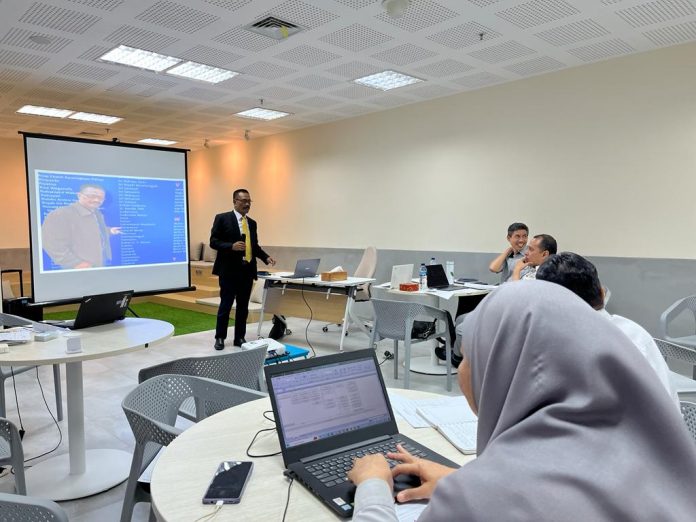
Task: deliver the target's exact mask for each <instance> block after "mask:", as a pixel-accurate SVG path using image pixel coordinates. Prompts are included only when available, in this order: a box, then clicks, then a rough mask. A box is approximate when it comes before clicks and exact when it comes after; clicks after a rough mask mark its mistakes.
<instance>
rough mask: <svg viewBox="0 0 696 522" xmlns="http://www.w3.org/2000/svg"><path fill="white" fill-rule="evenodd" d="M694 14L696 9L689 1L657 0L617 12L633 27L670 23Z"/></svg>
mask: <svg viewBox="0 0 696 522" xmlns="http://www.w3.org/2000/svg"><path fill="white" fill-rule="evenodd" d="M694 13H696V7H694V5H693V4H692V3H691V2H690V1H689V0H656V1H654V2H647V3H644V4H638V5H634V6H632V7H629V8H627V9H620V10H618V11H616V14H617V15H618V16H619V17H620V18H622V19H623V20H624V21H625V22H626V23H627V24H629V25H630V26H631V27H645V26H646V25H652V24H658V23H661V22H668V21H670V20H676V19H678V18H682V17H685V16H691V15H693V14H694Z"/></svg>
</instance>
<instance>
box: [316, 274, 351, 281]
mask: <svg viewBox="0 0 696 522" xmlns="http://www.w3.org/2000/svg"><path fill="white" fill-rule="evenodd" d="M346 279H348V272H322V273H321V280H322V281H345V280H346Z"/></svg>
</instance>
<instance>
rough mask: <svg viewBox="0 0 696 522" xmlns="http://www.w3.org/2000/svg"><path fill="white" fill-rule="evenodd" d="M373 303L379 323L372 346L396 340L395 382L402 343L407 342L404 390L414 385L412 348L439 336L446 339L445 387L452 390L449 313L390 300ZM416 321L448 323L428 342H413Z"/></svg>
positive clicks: (416, 304) (375, 323) (430, 307)
mask: <svg viewBox="0 0 696 522" xmlns="http://www.w3.org/2000/svg"><path fill="white" fill-rule="evenodd" d="M372 304H373V306H374V308H375V322H374V325H373V328H372V338H371V339H370V346H371V347H374V346H375V343H376V342H377V341H379V340H380V339H393V340H394V379H398V378H399V341H402V342H403V343H404V352H405V354H404V365H405V371H404V388H406V389H408V388H409V386H410V375H409V374H410V368H411V345H412V344H416V343H420V342H423V341H428V340H430V339H435V338H437V337H444V338H445V341H446V342H445V350H446V355H445V362H446V365H447V376H446V380H445V382H446V384H445V387H446V389H447V391H450V390H451V389H452V342H453V340H452V336H451V334H450V329H449V324H450V322H451V321H452V319H451V317H449V312H447V311H446V310H440V309H439V308H434V307H432V306H428V305H424V304H421V303H413V302H406V301H387V300H384V299H372ZM416 318H425V319H430V320H431V321H432V320H433V319H438V320H439V321H442V322H443V323H444V324H445V328H444V330H443V331H437V329H435V331H433V332H432V333H431V334H430V335H428V337H427V338H425V339H412V338H411V334H412V330H413V323H414V321H415V320H416Z"/></svg>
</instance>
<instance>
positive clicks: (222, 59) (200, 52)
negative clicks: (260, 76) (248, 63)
mask: <svg viewBox="0 0 696 522" xmlns="http://www.w3.org/2000/svg"><path fill="white" fill-rule="evenodd" d="M242 57H243V56H242V55H241V54H235V53H230V52H228V51H221V50H220V49H214V48H213V47H207V46H205V45H197V46H196V47H193V48H192V49H189V50H188V51H184V52H182V53H177V58H182V59H183V60H191V61H192V62H198V63H204V64H207V65H214V66H216V67H226V66H227V65H229V64H230V63H232V62H234V61H237V60H239V59H240V58H242Z"/></svg>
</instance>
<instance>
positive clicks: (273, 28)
mask: <svg viewBox="0 0 696 522" xmlns="http://www.w3.org/2000/svg"><path fill="white" fill-rule="evenodd" d="M244 29H246V30H247V31H251V32H253V33H258V34H262V35H263V36H268V37H269V38H273V39H275V40H284V39H285V38H287V37H289V36H292V35H293V34H295V33H299V32H300V31H302V29H303V28H302V27H300V26H299V25H295V24H293V23H291V22H286V21H284V20H281V19H280V18H276V17H274V16H267V17H266V18H264V19H263V20H259V21H258V22H254V23H253V24H250V25H247V26H245V27H244Z"/></svg>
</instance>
